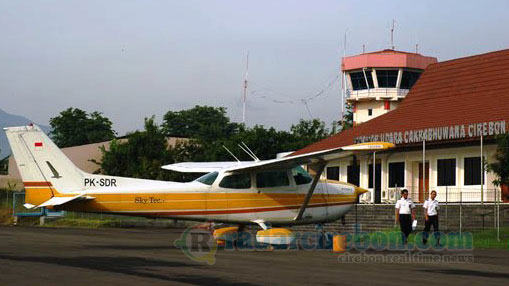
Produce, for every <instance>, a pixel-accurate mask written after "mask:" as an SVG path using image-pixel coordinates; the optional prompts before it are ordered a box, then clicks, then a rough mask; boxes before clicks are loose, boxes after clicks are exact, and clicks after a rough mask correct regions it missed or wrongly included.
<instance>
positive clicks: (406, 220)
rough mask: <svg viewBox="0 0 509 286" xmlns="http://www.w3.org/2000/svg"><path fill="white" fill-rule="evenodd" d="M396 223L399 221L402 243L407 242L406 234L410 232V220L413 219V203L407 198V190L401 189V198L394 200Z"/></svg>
mask: <svg viewBox="0 0 509 286" xmlns="http://www.w3.org/2000/svg"><path fill="white" fill-rule="evenodd" d="M395 216H396V223H398V222H399V225H400V227H401V232H402V233H403V243H404V244H407V242H408V236H409V235H410V233H411V232H412V221H413V220H415V204H414V202H413V201H412V199H410V198H408V190H407V189H404V190H402V191H401V199H399V200H398V201H397V202H396V214H395Z"/></svg>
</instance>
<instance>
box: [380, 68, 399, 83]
mask: <svg viewBox="0 0 509 286" xmlns="http://www.w3.org/2000/svg"><path fill="white" fill-rule="evenodd" d="M376 78H377V80H378V87H396V82H397V81H398V70H376Z"/></svg>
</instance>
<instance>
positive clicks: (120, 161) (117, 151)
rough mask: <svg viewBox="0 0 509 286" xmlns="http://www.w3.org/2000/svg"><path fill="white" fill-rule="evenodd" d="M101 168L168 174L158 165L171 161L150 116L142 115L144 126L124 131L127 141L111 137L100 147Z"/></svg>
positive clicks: (128, 173)
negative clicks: (143, 116)
mask: <svg viewBox="0 0 509 286" xmlns="http://www.w3.org/2000/svg"><path fill="white" fill-rule="evenodd" d="M101 151H102V160H101V163H99V164H100V166H101V172H102V173H104V174H107V175H113V176H122V177H135V178H146V179H160V180H164V179H167V178H168V174H167V171H165V170H163V169H161V166H163V165H165V164H168V163H172V162H173V161H172V160H171V158H170V156H169V153H168V143H167V140H166V136H165V135H164V133H163V131H162V130H161V128H160V127H159V126H157V124H156V123H155V122H154V117H151V118H145V130H144V131H135V132H133V133H130V134H128V135H127V141H125V142H122V141H120V140H113V141H112V142H111V144H110V149H109V150H106V148H104V147H102V148H101Z"/></svg>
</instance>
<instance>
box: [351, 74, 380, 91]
mask: <svg viewBox="0 0 509 286" xmlns="http://www.w3.org/2000/svg"><path fill="white" fill-rule="evenodd" d="M364 74H366V77H364ZM350 80H351V81H352V88H353V90H361V89H368V86H367V85H366V80H367V81H368V84H369V88H374V87H375V85H374V84H373V76H372V75H371V70H364V71H360V72H352V73H350Z"/></svg>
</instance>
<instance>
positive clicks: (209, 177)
mask: <svg viewBox="0 0 509 286" xmlns="http://www.w3.org/2000/svg"><path fill="white" fill-rule="evenodd" d="M217 175H219V173H218V172H210V173H208V174H206V175H203V176H201V177H199V178H198V179H196V181H197V182H200V183H202V184H205V185H209V186H212V184H213V183H214V181H215V180H216V179H217Z"/></svg>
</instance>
